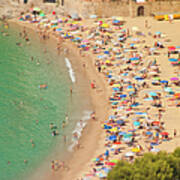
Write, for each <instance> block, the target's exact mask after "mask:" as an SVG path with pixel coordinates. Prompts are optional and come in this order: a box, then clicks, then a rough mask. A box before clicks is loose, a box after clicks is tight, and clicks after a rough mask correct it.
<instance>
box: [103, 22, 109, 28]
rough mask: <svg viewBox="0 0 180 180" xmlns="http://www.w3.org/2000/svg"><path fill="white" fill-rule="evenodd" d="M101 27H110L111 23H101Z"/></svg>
mask: <svg viewBox="0 0 180 180" xmlns="http://www.w3.org/2000/svg"><path fill="white" fill-rule="evenodd" d="M101 27H102V28H109V24H107V23H103V24H102V25H101Z"/></svg>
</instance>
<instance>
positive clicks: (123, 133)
mask: <svg viewBox="0 0 180 180" xmlns="http://www.w3.org/2000/svg"><path fill="white" fill-rule="evenodd" d="M125 134H126V132H122V131H120V132H119V134H118V135H119V136H124V135H125Z"/></svg>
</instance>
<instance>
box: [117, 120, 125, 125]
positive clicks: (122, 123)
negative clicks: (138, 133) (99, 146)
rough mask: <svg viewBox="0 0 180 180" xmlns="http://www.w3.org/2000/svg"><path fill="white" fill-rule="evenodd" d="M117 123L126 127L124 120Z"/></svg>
mask: <svg viewBox="0 0 180 180" xmlns="http://www.w3.org/2000/svg"><path fill="white" fill-rule="evenodd" d="M116 123H117V124H119V125H124V124H125V122H124V121H123V120H117V121H116Z"/></svg>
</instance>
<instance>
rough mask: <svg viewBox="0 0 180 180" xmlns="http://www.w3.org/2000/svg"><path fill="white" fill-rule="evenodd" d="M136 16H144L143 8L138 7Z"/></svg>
mask: <svg viewBox="0 0 180 180" xmlns="http://www.w3.org/2000/svg"><path fill="white" fill-rule="evenodd" d="M137 16H144V6H139V7H138V9H137Z"/></svg>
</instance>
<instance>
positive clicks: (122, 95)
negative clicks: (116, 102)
mask: <svg viewBox="0 0 180 180" xmlns="http://www.w3.org/2000/svg"><path fill="white" fill-rule="evenodd" d="M119 97H120V98H125V97H127V95H126V94H121V95H120V96H119Z"/></svg>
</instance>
